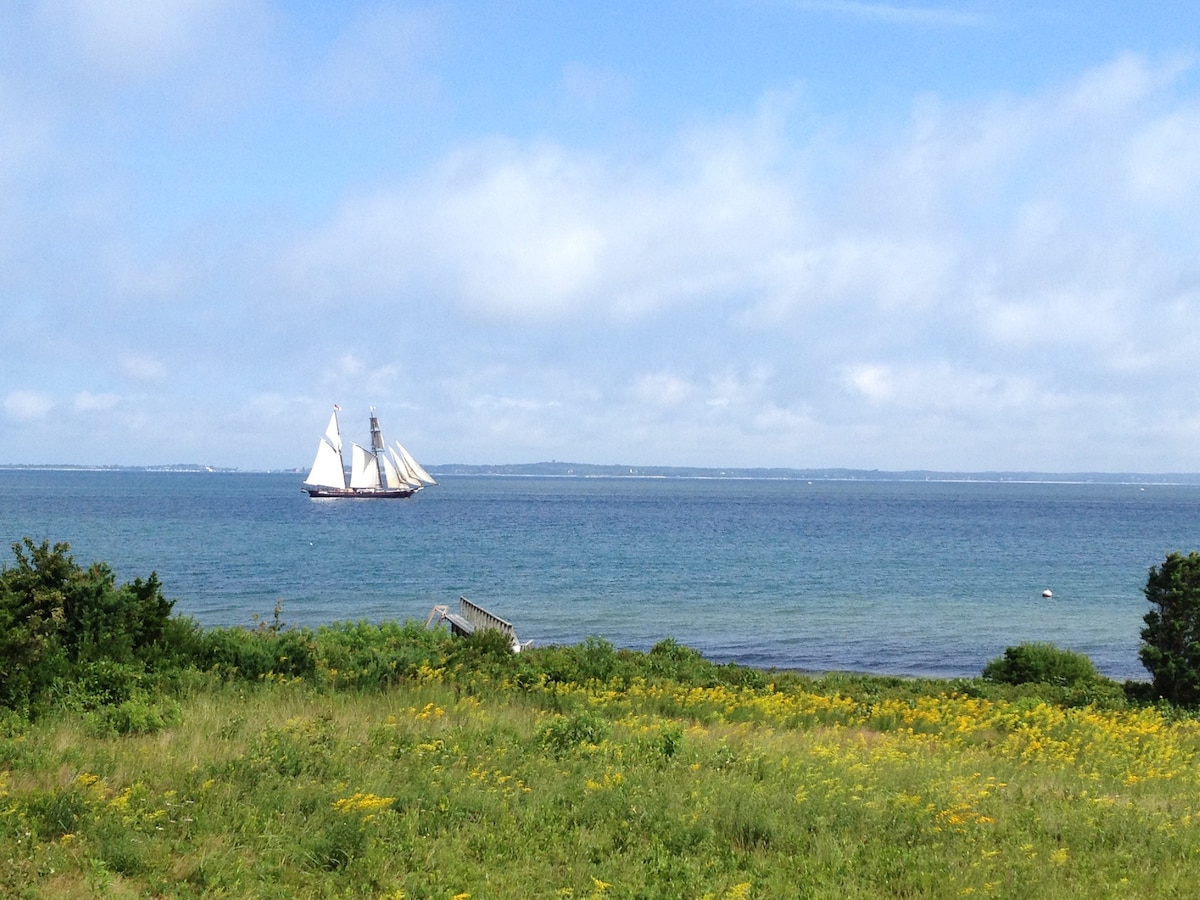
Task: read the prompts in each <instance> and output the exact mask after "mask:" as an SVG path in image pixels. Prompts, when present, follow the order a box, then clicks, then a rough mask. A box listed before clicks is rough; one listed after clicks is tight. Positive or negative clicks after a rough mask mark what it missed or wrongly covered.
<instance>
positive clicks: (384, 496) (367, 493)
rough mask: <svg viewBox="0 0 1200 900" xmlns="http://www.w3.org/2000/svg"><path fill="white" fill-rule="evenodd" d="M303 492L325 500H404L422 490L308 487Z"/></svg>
mask: <svg viewBox="0 0 1200 900" xmlns="http://www.w3.org/2000/svg"><path fill="white" fill-rule="evenodd" d="M303 490H305V491H306V492H307V493H308V496H310V497H314V498H323V499H335V498H336V499H350V500H403V499H405V498H406V497H411V496H412V495H413V494H415V493H416V492H417V491H418V490H420V488H336V487H312V486H307V487H305V488H303Z"/></svg>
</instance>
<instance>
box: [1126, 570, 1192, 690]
mask: <svg viewBox="0 0 1200 900" xmlns="http://www.w3.org/2000/svg"><path fill="white" fill-rule="evenodd" d="M1144 593H1145V595H1146V599H1147V600H1148V601H1150V603H1151V605H1153V606H1154V607H1156V608H1155V609H1152V610H1151V611H1150V612H1148V613H1146V615H1145V617H1144V621H1145V623H1146V627H1145V628H1143V629H1142V647H1141V651H1140V653H1139V655H1140V656H1141V660H1142V665H1144V666H1145V667H1146V669H1147V671H1149V672H1150V675H1151V678H1152V680H1153V685H1154V691H1155V693H1157V694H1158V696H1160V697H1163V698H1165V699H1166V700H1169V701H1170V702H1172V703H1175V704H1178V705H1181V706H1195V705H1196V704H1197V703H1200V553H1195V552H1193V553H1189V554H1188V555H1187V556H1184V555H1183V554H1181V553H1171V554H1168V555H1167V558H1166V560H1165V561H1164V562H1163V564H1162V565H1161V566H1152V567H1151V569H1150V575H1149V577H1148V578H1147V579H1146V587H1145V591H1144Z"/></svg>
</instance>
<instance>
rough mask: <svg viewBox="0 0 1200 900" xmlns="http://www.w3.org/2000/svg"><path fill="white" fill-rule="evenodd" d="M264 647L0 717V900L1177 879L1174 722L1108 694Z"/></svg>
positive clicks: (1193, 842)
mask: <svg viewBox="0 0 1200 900" xmlns="http://www.w3.org/2000/svg"><path fill="white" fill-rule="evenodd" d="M287 634H288V632H284V633H283V634H275V633H267V632H265V631H261V630H260V632H259V633H258V634H257V635H256V636H255V639H256V640H261V641H266V642H268V643H269V642H272V641H274V642H276V644H275V645H273V647H274V651H273V652H275V655H276V663H277V664H276V668H278V669H279V670H281V671H278V672H276V671H266V672H263V673H260V674H259V675H257V676H256V677H255V678H254V679H253V680H250V681H248V680H245V679H240V678H236V677H231V670H230V669H229V668H228V667H227V668H226V670H225V671H220V670H219V667H215V666H214V667H213V668H212V669H210V670H209V671H193V672H191V673H190V674H189V675H188V677H186V678H182V679H179V680H177V683H176V684H175V687H174V688H173V689H172V691H171V692H170V693H167V694H152V693H143V694H139V695H137V696H135V697H133V698H131V699H130V700H129V701H127V702H125V703H123V704H120V705H119V706H116V707H106V708H88V707H87V704H79V703H74V704H73V703H71V702H64V703H63V704H62V707H61V708H60V709H58V710H56V711H54V712H52V713H51V714H48V715H44V716H41V717H40V718H38V719H36V721H34V722H32V723H30V722H26V721H22V720H18V719H16V718H15V717H14V718H11V719H9V720H7V725H6V726H5V730H4V734H3V737H2V738H0V891H2V892H3V894H4V896H12V897H22V896H28V897H54V898H63V897H99V896H107V897H144V896H160V897H266V898H271V897H280V898H284V897H287V898H296V897H343V896H353V897H378V898H396V900H398V898H438V900H452V898H457V900H464V898H468V897H470V898H476V900H486V898H542V897H545V898H555V897H558V898H562V897H571V898H601V897H603V898H663V900H680V898H712V900H718V898H724V900H729V898H803V897H814V898H816V897H821V898H846V897H865V898H869V897H879V898H885V897H886V898H893V897H936V898H942V897H945V898H949V897H1008V898H1031V897H1055V898H1058V897H1125V898H1136V897H1146V898H1162V897H1193V896H1195V892H1196V885H1197V884H1200V790H1198V788H1200V784H1198V781H1200V770H1198V767H1197V752H1198V750H1200V723H1198V722H1197V720H1196V719H1194V718H1192V717H1191V716H1188V715H1183V714H1180V713H1176V712H1173V711H1172V710H1170V709H1169V708H1166V707H1155V706H1142V705H1137V704H1133V703H1129V702H1125V701H1123V700H1120V699H1118V696H1119V694H1120V692H1119V691H1117V692H1115V693H1114V692H1109V693H1107V694H1105V693H1103V692H1101V695H1100V696H1099V697H1098V698H1097V700H1096V702H1089V698H1088V697H1081V696H1078V695H1070V694H1069V693H1068V692H1064V691H1062V690H1057V689H1053V688H1051V687H1049V686H1044V687H1043V688H1041V689H1039V688H1036V687H1028V686H1027V687H1025V688H1024V689H1021V690H1017V689H1009V690H1000V689H998V688H997V686H995V685H990V684H986V683H984V682H982V681H979V680H962V681H956V682H936V681H911V680H902V679H880V678H866V677H851V676H827V677H823V678H815V677H814V678H809V677H804V676H800V675H795V674H785V673H775V674H771V673H756V672H752V671H750V670H739V669H737V668H736V667H721V666H714V665H712V664H711V663H708V662H706V661H704V660H702V659H700V658H699V656H698V655H697V654H694V653H693V652H692V651H690V650H688V649H687V648H683V647H679V646H677V645H674V644H673V643H672V642H664V644H663V645H662V646H661V647H658V648H655V650H654V651H651V653H649V654H632V653H628V652H624V651H615V650H614V649H613V648H612V647H611V646H608V645H607V644H605V643H604V642H602V641H589V642H587V643H586V644H584V645H581V646H580V647H577V648H545V649H543V650H539V651H534V652H533V653H530V654H522V655H521V657H513V658H512V660H511V661H510V660H508V659H503V658H502V654H498V653H496V652H495V648H494V647H493V648H489V647H487V646H482V647H475V648H474V649H473V650H472V652H470V653H465V654H464V653H463V652H462V650H461V649H455V648H456V647H458V648H461V647H463V646H467V645H466V644H464V642H461V641H459V642H457V645H456V644H455V642H454V641H452V639H449V638H447V637H445V636H437V637H436V638H432V639H426V638H423V637H422V638H420V640H421V641H425V642H426V646H425V651H426V652H425V656H424V657H423V658H422V659H421V660H420V661H417V656H420V654H416V655H414V654H413V653H411V652H410V649H411V648H408V647H407V645H406V644H405V642H406V641H408V642H410V643H411V641H413V640H416V638H415V637H414V636H415V634H416V632H415V630H414V629H413V628H411V627H410V628H407V629H392V630H391V631H387V630H380V629H378V628H375V627H374V626H363V625H359V626H353V627H349V626H348V627H345V628H343V629H341V630H340V631H339V630H337V629H333V630H332V631H329V632H327V633H326V642H325V644H324V645H323V646H324V648H325V649H323V650H322V651H321V652H320V653H317V654H315V656H314V657H313V658H314V659H315V660H316V661H315V662H312V664H311V665H309V666H308V667H307V668H306V671H305V674H304V675H303V676H299V675H294V674H288V672H287V671H286V670H287V669H288V668H289V666H288V663H287V658H286V655H285V654H284V653H283V652H282V651H283V650H285V649H288V648H290V647H294V646H296V640H295V638H294V636H293V638H292V639H291V642H290V643H285V642H284V638H285V636H286V635H287ZM330 636H332V639H330ZM247 639H249V638H247ZM312 644H313V646H318V645H320V644H321V642H320V640H315V639H314V641H313V642H312ZM331 648H333V649H331ZM337 648H340V650H338V652H335V650H337ZM351 650H353V652H351ZM388 653H391V654H392V655H391V657H390V660H391V661H390V662H388V663H387V664H386V665H384V666H382V669H383V670H386V671H387V673H388V674H387V675H386V677H380V674H379V673H380V671H381V665H380V660H387V659H389V657H388ZM472 653H473V654H474V655H472ZM397 659H407V660H408V662H407V663H403V664H398V663H397ZM68 699H69V698H68Z"/></svg>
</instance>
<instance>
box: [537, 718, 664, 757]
mask: <svg viewBox="0 0 1200 900" xmlns="http://www.w3.org/2000/svg"><path fill="white" fill-rule="evenodd" d="M611 731H612V729H611V727H610V726H609V724H608V721H607V720H606V719H604V718H602V717H600V716H599V715H597V714H596V713H594V712H589V711H587V710H584V711H583V712H579V713H576V714H574V715H571V716H554V717H553V718H552V719H550V721H548V722H547V723H546V724H545V725H543V726H542V727H541V729H540V730H539V731H538V743H540V744H541V745H542V746H543V747H546V748H548V749H549V750H551V751H552V752H554V753H555V754H556V755H558V756H562V755H563V754H565V753H568V752H570V751H571V750H574V749H576V748H577V747H581V746H583V745H585V744H599V743H600V742H601V741H603V740H604V739H605V738H607V737H608V736H609V734H610V733H611ZM672 752H674V748H672Z"/></svg>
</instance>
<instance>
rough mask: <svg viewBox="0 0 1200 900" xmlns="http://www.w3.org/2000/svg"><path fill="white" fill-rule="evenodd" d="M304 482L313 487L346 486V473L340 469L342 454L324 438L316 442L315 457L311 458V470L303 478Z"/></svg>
mask: <svg viewBox="0 0 1200 900" xmlns="http://www.w3.org/2000/svg"><path fill="white" fill-rule="evenodd" d="M304 483H305V484H311V485H313V486H314V487H331V488H344V487H345V486H346V473H345V472H344V471H342V454H341V452H340V451H339V450H337V449H335V448H334V446H333V444H331V443H329V441H328V440H326V439H325V438H322V439H321V442H320V443H319V444H317V458H316V459H315V460H313V465H312V470H311V471H310V472H309V473H308V477H307V478H306V479H304Z"/></svg>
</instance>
